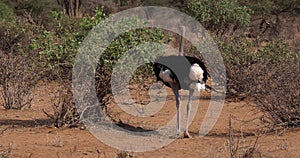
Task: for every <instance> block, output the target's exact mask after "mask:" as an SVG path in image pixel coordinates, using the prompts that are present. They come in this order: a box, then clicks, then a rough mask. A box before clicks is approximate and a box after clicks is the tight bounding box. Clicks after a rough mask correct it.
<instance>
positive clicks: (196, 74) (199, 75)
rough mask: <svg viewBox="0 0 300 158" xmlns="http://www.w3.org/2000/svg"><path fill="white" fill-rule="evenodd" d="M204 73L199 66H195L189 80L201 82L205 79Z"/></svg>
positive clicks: (191, 70)
mask: <svg viewBox="0 0 300 158" xmlns="http://www.w3.org/2000/svg"><path fill="white" fill-rule="evenodd" d="M203 73H204V71H203V70H202V69H201V67H200V66H199V65H198V64H193V65H192V66H191V68H190V73H189V78H190V80H192V81H199V80H202V79H203Z"/></svg>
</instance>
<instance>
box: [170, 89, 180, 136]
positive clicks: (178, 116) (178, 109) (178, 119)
mask: <svg viewBox="0 0 300 158" xmlns="http://www.w3.org/2000/svg"><path fill="white" fill-rule="evenodd" d="M171 87H172V90H173V92H174V95H175V98H176V108H177V124H176V136H179V135H180V97H179V90H178V86H176V85H173V86H171Z"/></svg>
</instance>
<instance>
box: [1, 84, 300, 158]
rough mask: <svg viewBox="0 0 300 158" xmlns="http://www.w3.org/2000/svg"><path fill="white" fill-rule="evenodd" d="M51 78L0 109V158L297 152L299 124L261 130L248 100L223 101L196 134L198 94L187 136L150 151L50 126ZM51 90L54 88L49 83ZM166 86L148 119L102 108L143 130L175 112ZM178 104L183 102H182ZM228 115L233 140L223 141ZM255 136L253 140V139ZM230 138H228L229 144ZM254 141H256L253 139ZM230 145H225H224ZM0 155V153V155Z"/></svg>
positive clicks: (256, 112) (296, 154)
mask: <svg viewBox="0 0 300 158" xmlns="http://www.w3.org/2000/svg"><path fill="white" fill-rule="evenodd" d="M55 86H57V85H55V83H43V84H41V85H40V86H39V87H38V88H37V90H36V92H35V93H36V94H38V95H36V97H35V99H34V101H33V105H32V107H31V108H30V109H27V108H25V109H23V110H9V111H7V110H4V109H1V110H0V158H2V157H4V156H8V157H24V158H25V157H26V158H27V157H32V158H35V157H36V158H39V157H47V158H52V157H53V158H59V157H61V158H64V157H70V158H71V157H76V158H77V157H92V158H93V157H95V158H98V157H100V158H102V157H103V158H104V157H107V158H110V157H126V155H127V157H147V158H148V157H153V158H157V157H162V158H168V157H170V158H171V157H172V158H174V157H178V158H181V157H186V158H187V157H208V158H211V157H230V154H229V153H230V146H231V147H232V148H231V149H233V150H234V149H235V148H236V150H235V151H236V155H237V156H240V157H242V155H245V154H247V153H251V152H250V151H252V150H253V152H252V153H253V154H254V155H253V157H278V158H279V157H280V158H281V157H293V158H294V157H300V141H299V140H300V139H299V138H300V129H289V130H286V131H278V132H271V133H264V134H261V132H260V131H262V130H264V129H265V128H264V126H265V124H263V123H262V120H263V119H264V118H265V115H264V114H263V113H262V112H260V111H259V110H258V108H256V107H255V104H253V103H252V102H251V101H250V100H247V99H246V100H243V101H239V102H234V101H230V100H226V101H225V104H224V107H223V110H222V112H221V114H220V117H219V119H218V121H217V122H216V124H215V125H214V127H213V129H212V130H210V131H209V133H208V134H207V135H206V136H204V137H200V136H199V135H198V132H199V127H200V126H201V123H202V120H203V118H204V116H205V113H206V111H207V108H208V104H209V101H210V100H209V99H205V98H206V97H205V95H207V94H201V98H202V99H200V100H201V101H200V106H199V108H198V111H197V113H196V116H195V118H194V119H193V121H192V123H191V125H190V129H189V131H190V134H191V135H192V136H193V138H191V139H176V140H174V141H173V142H171V143H170V144H169V145H167V146H164V147H162V148H159V149H157V150H154V151H147V152H127V153H125V152H121V151H120V150H117V149H114V148H112V147H110V146H108V145H106V144H105V143H102V142H101V141H99V140H98V139H97V138H95V137H94V136H93V135H92V134H91V133H90V132H89V131H88V130H86V129H85V130H81V129H79V128H59V129H57V128H54V126H53V124H52V123H53V122H52V120H50V119H49V118H47V117H46V116H45V114H44V113H43V112H42V109H45V110H46V111H51V106H50V105H51V104H50V102H51V94H54V93H56V92H55V90H53V87H55ZM54 89H55V88H54ZM173 97H174V96H173V95H172V93H170V91H168V99H167V102H166V104H165V105H164V106H163V108H162V109H161V111H160V112H159V113H157V114H155V115H152V116H151V117H148V118H138V117H133V116H130V115H128V114H126V113H125V112H124V111H123V112H122V110H120V108H118V106H117V105H116V104H115V103H113V102H112V103H111V104H110V105H109V106H108V111H109V112H110V113H111V115H112V116H114V117H115V118H118V119H121V120H122V122H123V123H125V124H130V125H132V126H135V127H137V126H138V127H141V128H144V129H147V128H149V129H151V128H156V127H158V126H160V125H163V124H165V123H166V122H168V120H169V119H171V118H172V117H174V115H175V114H176V107H175V101H174V99H173ZM182 107H185V105H184V104H183V105H182ZM229 118H231V126H232V131H233V141H229V136H228V133H229ZM174 132H175V127H174ZM256 140H257V142H256ZM230 142H231V143H230ZM255 142H256V143H255ZM230 144H231V145H230ZM1 154H2V157H1Z"/></svg>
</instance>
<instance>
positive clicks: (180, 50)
mask: <svg viewBox="0 0 300 158" xmlns="http://www.w3.org/2000/svg"><path fill="white" fill-rule="evenodd" d="M180 28H181V38H180V48H179V56H183V48H184V35H185V27H184V26H181V27H180Z"/></svg>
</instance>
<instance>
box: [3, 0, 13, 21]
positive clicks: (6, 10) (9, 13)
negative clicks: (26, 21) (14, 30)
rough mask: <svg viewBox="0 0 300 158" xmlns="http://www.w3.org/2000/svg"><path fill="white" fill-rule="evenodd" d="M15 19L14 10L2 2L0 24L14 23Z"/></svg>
mask: <svg viewBox="0 0 300 158" xmlns="http://www.w3.org/2000/svg"><path fill="white" fill-rule="evenodd" d="M13 19H14V12H13V10H12V8H10V7H9V6H7V5H6V4H5V3H3V2H1V1H0V22H1V21H12V20H13Z"/></svg>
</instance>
